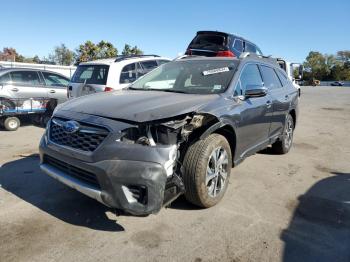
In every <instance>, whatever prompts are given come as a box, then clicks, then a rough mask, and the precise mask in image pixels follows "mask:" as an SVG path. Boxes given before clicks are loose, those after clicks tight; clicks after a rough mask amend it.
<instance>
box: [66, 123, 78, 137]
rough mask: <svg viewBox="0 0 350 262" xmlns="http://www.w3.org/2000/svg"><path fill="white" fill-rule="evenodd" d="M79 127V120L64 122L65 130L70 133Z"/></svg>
mask: <svg viewBox="0 0 350 262" xmlns="http://www.w3.org/2000/svg"><path fill="white" fill-rule="evenodd" d="M79 128H80V125H79V123H78V122H77V121H67V122H65V123H64V124H63V130H64V132H66V133H68V134H73V133H75V132H77V131H78V130H79Z"/></svg>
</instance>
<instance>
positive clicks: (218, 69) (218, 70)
mask: <svg viewBox="0 0 350 262" xmlns="http://www.w3.org/2000/svg"><path fill="white" fill-rule="evenodd" d="M228 71H230V68H228V67H222V68H215V69H210V70H206V71H203V75H204V76H207V75H213V74H219V73H223V72H228Z"/></svg>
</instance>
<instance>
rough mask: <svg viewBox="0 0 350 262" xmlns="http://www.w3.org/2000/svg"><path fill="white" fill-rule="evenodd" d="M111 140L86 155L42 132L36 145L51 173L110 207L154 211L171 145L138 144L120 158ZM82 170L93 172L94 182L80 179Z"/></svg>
mask: <svg viewBox="0 0 350 262" xmlns="http://www.w3.org/2000/svg"><path fill="white" fill-rule="evenodd" d="M113 142H114V144H111V141H106V143H107V145H106V150H103V144H102V145H101V146H100V147H99V149H98V150H96V152H93V153H92V154H91V155H90V156H87V155H84V154H80V153H79V152H77V151H76V150H70V149H69V148H64V147H62V146H59V145H57V144H54V143H52V142H50V140H49V139H48V137H47V134H44V136H43V138H42V139H41V142H40V147H39V152H40V167H41V169H42V170H43V171H44V172H45V173H46V174H48V175H50V176H51V177H53V178H55V179H57V180H59V181H60V182H62V183H64V184H66V185H67V186H69V187H71V188H74V189H76V190H78V191H79V192H81V193H83V194H85V195H87V196H89V197H91V198H94V199H96V200H98V201H99V202H101V203H103V204H105V205H106V206H109V207H111V208H116V209H120V210H123V211H125V212H128V213H130V214H133V215H146V214H151V213H157V212H158V211H159V210H160V209H161V207H162V205H163V202H164V192H165V190H166V184H167V180H168V179H169V176H168V175H167V171H166V169H165V167H164V163H166V162H167V161H169V159H167V157H166V156H169V155H171V150H174V147H171V146H168V147H162V148H157V147H148V146H139V147H137V149H135V150H134V154H133V156H132V155H130V154H129V153H128V152H127V150H125V158H128V159H121V158H122V157H121V154H120V151H121V149H120V148H119V149H118V143H116V142H115V140H114V141H113ZM123 146H124V145H123ZM123 149H125V148H123ZM140 150H141V151H140ZM122 151H123V150H122ZM142 155H144V157H143V158H144V159H145V160H144V161H143V160H141V159H142ZM85 173H86V174H87V175H88V178H89V179H90V180H91V177H92V176H93V177H94V179H96V183H91V181H90V180H86V179H81V177H82V176H84V175H85ZM76 174H77V175H76Z"/></svg>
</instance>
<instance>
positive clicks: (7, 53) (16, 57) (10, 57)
mask: <svg viewBox="0 0 350 262" xmlns="http://www.w3.org/2000/svg"><path fill="white" fill-rule="evenodd" d="M0 60H2V61H11V62H23V60H24V57H23V56H22V55H20V54H18V53H17V51H16V49H14V48H12V47H4V48H3V50H2V52H1V51H0Z"/></svg>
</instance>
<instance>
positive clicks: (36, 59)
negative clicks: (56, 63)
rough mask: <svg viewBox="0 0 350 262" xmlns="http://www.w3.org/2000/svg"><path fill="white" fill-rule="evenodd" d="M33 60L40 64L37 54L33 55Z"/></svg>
mask: <svg viewBox="0 0 350 262" xmlns="http://www.w3.org/2000/svg"><path fill="white" fill-rule="evenodd" d="M33 62H34V63H36V64H40V62H41V61H40V58H39V56H37V55H35V56H34V57H33Z"/></svg>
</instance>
